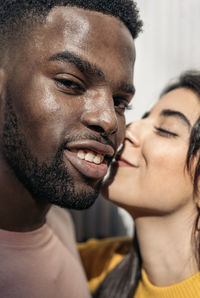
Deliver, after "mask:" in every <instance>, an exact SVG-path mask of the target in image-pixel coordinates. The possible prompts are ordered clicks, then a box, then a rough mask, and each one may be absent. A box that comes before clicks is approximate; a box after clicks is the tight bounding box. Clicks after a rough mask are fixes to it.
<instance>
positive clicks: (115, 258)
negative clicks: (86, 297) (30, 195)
mask: <svg viewBox="0 0 200 298" xmlns="http://www.w3.org/2000/svg"><path fill="white" fill-rule="evenodd" d="M131 243H132V240H131V239H128V238H108V239H104V240H95V239H91V240H89V241H87V242H86V243H81V244H79V245H78V248H79V252H80V255H81V259H82V262H83V266H84V268H85V270H86V274H87V277H88V283H89V288H90V290H91V292H92V293H93V292H94V291H95V290H96V289H97V287H98V286H99V284H100V283H101V282H102V281H103V279H104V278H105V277H106V275H107V274H108V273H109V272H110V271H111V270H112V269H113V268H114V267H115V266H116V265H117V264H118V263H119V262H120V261H121V260H122V259H123V257H124V256H125V255H126V254H127V253H128V252H129V250H130V247H131ZM134 298H200V272H198V273H196V274H194V275H192V276H190V277H189V278H188V279H186V280H184V281H182V282H180V283H178V284H174V285H171V286H168V287H156V286H154V285H152V284H151V282H150V281H149V280H148V277H147V275H146V273H145V271H144V270H143V269H142V279H141V281H140V282H139V285H138V288H137V290H136V293H135V295H134Z"/></svg>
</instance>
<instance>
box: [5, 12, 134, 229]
mask: <svg viewBox="0 0 200 298" xmlns="http://www.w3.org/2000/svg"><path fill="white" fill-rule="evenodd" d="M108 28H109V30H107V29H108ZM12 50H13V52H12V51H10V53H9V55H8V59H5V63H4V65H3V66H2V68H1V70H0V109H1V114H0V129H1V132H3V131H4V130H5V123H6V121H8V120H9V121H8V122H12V119H10V118H9V115H8V116H6V113H7V114H9V113H8V111H9V109H10V107H9V106H8V104H7V102H6V99H8V98H9V99H12V112H14V114H15V115H16V116H17V119H18V126H19V127H18V128H19V130H20V133H21V135H23V136H24V138H25V140H26V144H27V147H28V149H29V151H30V153H31V155H32V156H34V158H35V159H36V160H37V162H38V163H39V164H40V165H42V164H43V163H44V162H46V163H48V162H49V163H51V161H52V160H53V159H54V157H55V155H56V152H57V151H58V148H59V146H60V145H61V144H63V143H64V141H65V140H67V143H66V148H64V149H65V150H64V151H63V152H64V154H63V155H62V164H61V167H66V168H67V170H68V172H69V176H70V177H71V178H70V179H72V181H73V191H74V192H75V193H76V194H77V195H79V194H80V196H82V195H81V194H82V193H84V194H85V198H86V197H87V195H88V197H89V196H90V194H93V193H94V192H95V189H98V188H99V185H100V182H101V180H102V179H103V176H104V175H105V172H106V169H107V166H106V165H105V164H103V165H94V164H93V163H88V162H85V161H80V160H79V159H78V158H77V157H76V153H73V152H71V150H73V151H74V149H80V148H83V149H85V150H86V149H89V150H92V151H95V152H97V153H101V154H103V155H108V156H109V159H111V158H112V157H113V156H114V154H115V152H116V150H117V148H118V146H119V145H120V144H121V142H122V141H123V138H124V132H125V118H124V106H125V105H126V104H128V103H129V102H130V100H131V98H132V96H133V93H134V88H133V66H134V61H135V48H134V40H133V38H132V36H131V34H130V32H129V31H128V29H127V28H126V26H125V25H124V24H123V23H122V22H121V21H120V20H118V19H117V18H115V17H112V16H109V15H105V14H102V13H98V12H94V11H88V10H83V9H79V8H72V7H57V8H54V9H52V10H51V12H50V14H49V15H48V16H47V20H46V22H45V23H44V24H40V25H37V27H34V30H32V31H31V34H29V35H28V36H25V37H24V41H23V42H22V41H20V42H19V43H17V44H16V46H15V48H14V49H12ZM79 60H81V62H83V63H82V64H80V63H79V62H80V61H79ZM86 62H87V63H86ZM88 62H89V63H88ZM6 111H7V112H6ZM6 117H7V120H6ZM4 139H5V140H4V141H3V142H5V143H6V142H7V139H6V136H5V137H4ZM3 142H1V147H0V191H1V200H0V228H2V229H5V230H11V231H19V232H24V231H31V230H34V229H36V228H39V227H40V226H41V225H43V223H44V222H45V216H46V213H47V211H48V210H49V208H50V206H51V203H50V202H48V201H47V200H44V199H42V198H40V197H37V195H32V194H31V192H30V191H29V190H28V189H27V187H26V184H25V185H24V184H23V183H22V182H21V181H20V180H19V179H18V178H17V177H16V173H15V171H13V169H11V167H10V165H9V164H8V159H7V158H5V155H6V154H8V156H9V152H8V153H5V147H4V144H2V143H3ZM6 144H7V143H6ZM7 146H8V144H7ZM19 151H20V150H19ZM19 156H20V152H19ZM26 162H27V164H28V162H29V161H26V160H24V163H26ZM30 166H31V164H30ZM27 168H28V167H27ZM27 171H28V170H27ZM61 184H62V185H63V182H62V181H61ZM62 185H61V187H60V188H62ZM60 188H59V190H58V195H57V197H59V195H61V196H62V190H61V189H60ZM43 192H44V191H43ZM91 196H92V195H91ZM57 200H59V199H57ZM53 203H54V202H53ZM57 203H58V205H59V202H57ZM60 205H64V204H60ZM66 207H67V206H66Z"/></svg>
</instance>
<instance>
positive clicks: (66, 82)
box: [54, 78, 85, 95]
mask: <svg viewBox="0 0 200 298" xmlns="http://www.w3.org/2000/svg"><path fill="white" fill-rule="evenodd" d="M54 80H55V82H56V85H57V87H58V88H60V89H61V90H62V91H63V92H66V93H69V94H74V95H79V94H81V93H84V92H85V88H84V87H83V86H82V85H81V84H80V83H78V82H75V81H73V80H71V79H65V78H55V79H54Z"/></svg>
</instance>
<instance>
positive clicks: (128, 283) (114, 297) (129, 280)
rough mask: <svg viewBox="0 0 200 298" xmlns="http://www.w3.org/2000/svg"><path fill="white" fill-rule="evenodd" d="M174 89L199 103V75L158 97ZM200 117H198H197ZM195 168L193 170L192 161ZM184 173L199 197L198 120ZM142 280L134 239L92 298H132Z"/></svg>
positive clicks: (199, 250) (190, 74)
mask: <svg viewBox="0 0 200 298" xmlns="http://www.w3.org/2000/svg"><path fill="white" fill-rule="evenodd" d="M177 88H186V89H189V90H191V91H193V92H194V93H195V94H196V95H197V97H198V98H199V102H200V72H199V71H187V72H185V73H183V74H182V75H181V76H180V77H179V78H178V79H177V80H176V81H174V82H172V83H171V84H170V85H168V86H167V87H166V88H165V89H164V91H163V92H162V93H161V97H162V96H163V95H165V94H167V93H168V92H170V91H172V90H175V89H177ZM199 114H200V113H199ZM194 160H195V162H196V167H195V169H194V171H193V172H192V169H193V161H194ZM186 170H187V171H188V172H189V173H190V174H191V179H192V181H193V185H194V198H196V197H198V196H199V193H200V192H199V185H198V184H199V177H200V117H199V118H198V119H197V121H196V123H195V124H194V126H193V128H192V131H191V134H190V141H189V147H188V153H187V157H186ZM197 210H198V216H197V219H196V224H195V227H194V240H195V254H196V257H197V261H198V264H199V268H200V261H199V256H200V229H199V227H198V226H199V224H198V223H199V219H200V209H199V208H198V207H197ZM140 278H141V257H140V252H139V246H138V242H137V235H136V233H135V237H134V240H133V246H132V248H131V251H130V252H129V254H127V255H126V257H125V258H124V259H123V260H122V261H121V262H120V263H119V264H118V266H116V267H115V268H114V269H113V270H112V271H111V272H110V273H109V274H108V275H107V276H106V278H105V279H104V280H103V282H102V283H101V284H100V286H99V287H98V289H97V290H96V292H95V293H94V295H93V297H94V298H133V297H134V293H135V291H136V289H137V285H138V283H139V281H140Z"/></svg>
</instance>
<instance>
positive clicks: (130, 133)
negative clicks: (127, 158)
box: [125, 121, 141, 147]
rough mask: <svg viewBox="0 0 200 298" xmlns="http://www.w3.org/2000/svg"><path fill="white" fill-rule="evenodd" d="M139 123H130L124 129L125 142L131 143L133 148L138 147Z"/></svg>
mask: <svg viewBox="0 0 200 298" xmlns="http://www.w3.org/2000/svg"><path fill="white" fill-rule="evenodd" d="M140 132H141V128H140V121H134V122H132V123H131V124H130V125H129V126H128V128H127V129H126V135H125V140H128V141H129V142H131V143H132V144H133V145H134V146H135V147H139V146H140Z"/></svg>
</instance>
